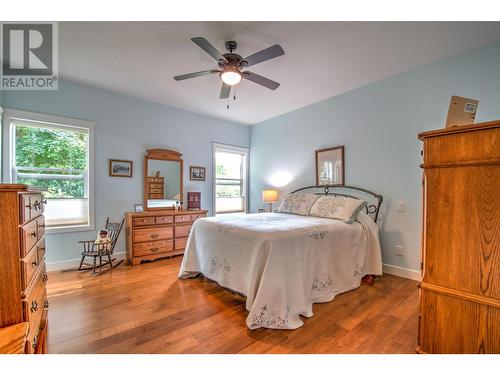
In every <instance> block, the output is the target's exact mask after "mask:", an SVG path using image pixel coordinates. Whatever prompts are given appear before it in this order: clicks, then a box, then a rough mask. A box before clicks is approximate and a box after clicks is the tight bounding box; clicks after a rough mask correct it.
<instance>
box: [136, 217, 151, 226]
mask: <svg viewBox="0 0 500 375" xmlns="http://www.w3.org/2000/svg"><path fill="white" fill-rule="evenodd" d="M154 223H155V218H154V216H148V217H134V225H135V226H140V225H153V224H154Z"/></svg>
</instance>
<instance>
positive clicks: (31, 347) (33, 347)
mask: <svg viewBox="0 0 500 375" xmlns="http://www.w3.org/2000/svg"><path fill="white" fill-rule="evenodd" d="M40 301H42V302H41V304H40V305H39V306H38V308H37V310H36V311H34V312H33V313H32V314H31V316H30V320H29V324H30V329H29V333H28V337H27V349H26V353H28V354H33V353H41V348H43V347H45V345H44V343H43V345H41V344H42V342H41V339H42V340H44V339H45V335H46V331H44V330H45V329H46V325H47V315H48V313H47V310H48V307H47V308H44V306H48V300H47V293H43V294H42V295H41V298H40Z"/></svg>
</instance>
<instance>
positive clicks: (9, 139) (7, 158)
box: [2, 108, 95, 233]
mask: <svg viewBox="0 0 500 375" xmlns="http://www.w3.org/2000/svg"><path fill="white" fill-rule="evenodd" d="M13 120H21V121H23V120H24V121H27V122H32V123H36V122H39V123H45V124H48V125H50V126H51V127H52V128H60V129H61V130H68V128H69V129H71V128H80V129H85V130H86V131H88V148H87V160H88V179H87V183H88V205H89V222H88V223H87V224H84V225H68V226H64V225H61V226H57V227H51V228H47V229H46V232H47V233H66V232H80V231H93V230H94V229H95V207H94V202H95V195H94V132H95V123H94V122H92V121H86V120H80V119H74V118H69V117H62V116H54V115H49V114H44V113H38V112H29V111H22V110H17V109H11V108H4V113H3V120H2V150H3V151H2V180H3V181H7V182H10V183H12V182H13V174H14V168H15V160H14V152H15V150H14V148H15V134H14V125H13V124H12V121H13Z"/></svg>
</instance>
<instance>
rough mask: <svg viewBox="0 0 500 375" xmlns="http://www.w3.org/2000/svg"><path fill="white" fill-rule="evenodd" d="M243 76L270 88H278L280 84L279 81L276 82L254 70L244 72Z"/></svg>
mask: <svg viewBox="0 0 500 375" xmlns="http://www.w3.org/2000/svg"><path fill="white" fill-rule="evenodd" d="M243 78H246V79H248V80H249V81H252V82H255V83H258V84H259V85H262V86H264V87H267V88H268V89H270V90H276V89H277V88H278V87H279V86H280V84H279V83H278V82H275V81H273V80H272V79H269V78H266V77H262V76H261V75H258V74H255V73H252V72H243Z"/></svg>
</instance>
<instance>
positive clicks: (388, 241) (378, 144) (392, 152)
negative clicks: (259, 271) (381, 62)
mask: <svg viewBox="0 0 500 375" xmlns="http://www.w3.org/2000/svg"><path fill="white" fill-rule="evenodd" d="M332 74H335V73H334V70H332ZM451 95H460V96H466V97H471V98H478V99H479V100H480V103H479V107H478V108H479V109H478V116H477V120H478V121H487V120H492V119H498V118H500V44H496V45H494V46H490V47H487V48H483V49H481V50H478V51H474V52H472V53H468V54H465V55H461V56H458V57H455V58H451V59H448V60H444V61H441V62H437V63H434V64H430V65H427V66H424V67H422V68H419V69H416V70H413V71H410V72H408V73H405V74H401V75H399V76H395V77H392V78H389V79H386V80H383V81H380V82H377V83H374V84H371V85H369V86H365V87H362V88H359V89H356V90H353V91H351V92H348V93H345V94H343V95H340V96H337V97H333V98H330V99H327V100H325V101H322V102H319V103H315V104H312V105H310V106H307V107H305V108H302V109H299V110H296V111H293V112H290V113H288V114H285V115H282V116H279V117H277V118H274V119H271V120H268V121H265V122H263V123H261V124H258V125H255V126H253V127H252V142H251V155H250V160H251V163H250V173H251V186H250V188H251V198H250V202H251V209H252V211H256V210H257V209H258V208H264V207H265V205H264V204H263V203H262V200H261V190H262V189H263V188H266V187H270V186H272V181H273V178H276V176H279V175H280V174H281V175H285V177H286V175H287V174H288V175H289V177H290V178H292V180H291V182H290V183H289V184H287V185H286V186H284V187H282V188H281V189H280V192H281V193H285V192H289V191H291V190H293V189H295V188H299V187H302V186H307V185H313V184H314V178H315V177H314V150H316V149H320V148H323V147H328V146H336V145H345V163H346V164H345V165H346V183H347V184H349V185H356V186H360V187H365V188H367V189H370V190H373V191H376V192H379V193H380V194H382V195H383V196H384V199H385V202H386V205H385V207H384V211H385V214H384V217H383V219H382V222H381V240H382V247H383V260H384V263H386V264H391V265H395V266H400V267H404V268H409V269H414V270H416V269H418V268H419V258H420V250H419V238H420V230H421V175H422V172H421V170H420V168H419V164H420V163H421V159H420V149H421V144H420V142H419V141H418V140H417V134H418V133H419V132H422V131H424V130H430V129H438V128H442V127H444V122H445V118H446V114H447V110H448V105H449V101H450V97H451ZM282 179H283V178H282ZM278 180H279V179H278ZM400 200H401V201H405V202H406V204H407V211H406V212H397V211H396V210H395V202H396V201H400ZM399 244H402V245H404V246H405V247H406V250H405V255H404V256H403V257H400V256H396V255H394V250H393V249H394V246H395V245H399Z"/></svg>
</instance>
